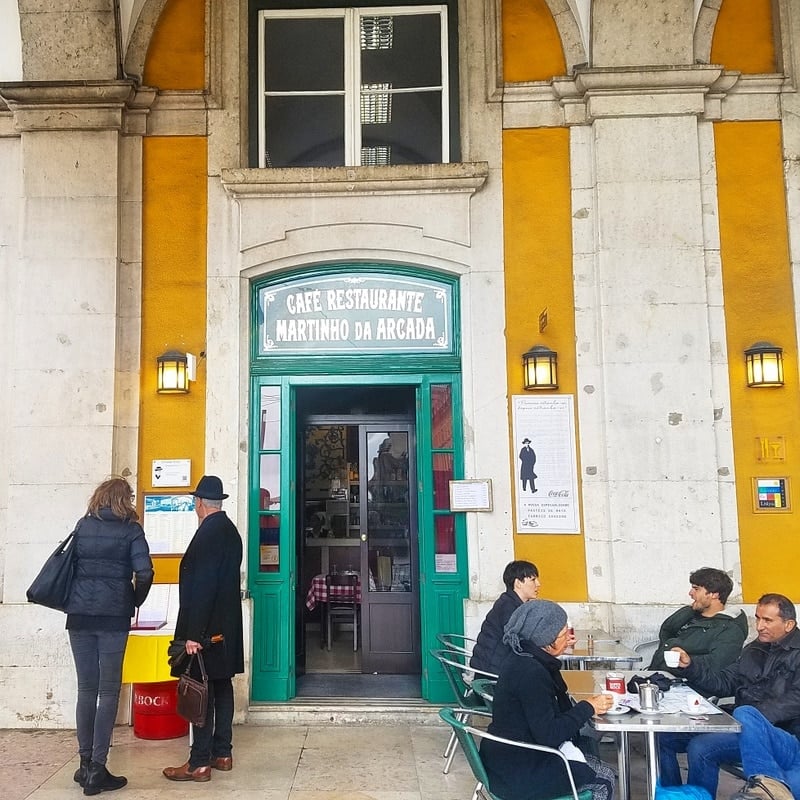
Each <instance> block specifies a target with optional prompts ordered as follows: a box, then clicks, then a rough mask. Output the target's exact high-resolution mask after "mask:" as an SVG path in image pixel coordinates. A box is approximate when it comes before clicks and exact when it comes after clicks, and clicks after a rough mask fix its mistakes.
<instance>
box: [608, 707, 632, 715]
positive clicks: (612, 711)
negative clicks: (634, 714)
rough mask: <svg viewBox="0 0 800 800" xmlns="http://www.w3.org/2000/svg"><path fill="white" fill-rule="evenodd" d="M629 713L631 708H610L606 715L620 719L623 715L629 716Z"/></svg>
mask: <svg viewBox="0 0 800 800" xmlns="http://www.w3.org/2000/svg"><path fill="white" fill-rule="evenodd" d="M629 711H630V708H628V706H617V707H616V708H609V709H608V711H606V714H605V715H606V716H607V717H619V716H620V715H622V714H627V713H628V712H629Z"/></svg>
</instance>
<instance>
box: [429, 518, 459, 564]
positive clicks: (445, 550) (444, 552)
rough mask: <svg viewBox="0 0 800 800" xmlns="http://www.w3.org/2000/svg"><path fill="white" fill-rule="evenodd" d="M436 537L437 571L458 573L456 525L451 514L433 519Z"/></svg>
mask: <svg viewBox="0 0 800 800" xmlns="http://www.w3.org/2000/svg"><path fill="white" fill-rule="evenodd" d="M433 524H434V529H435V537H436V571H437V572H456V571H457V569H458V561H457V557H456V523H455V518H454V517H453V516H451V515H450V514H440V515H438V516H436V517H434V518H433Z"/></svg>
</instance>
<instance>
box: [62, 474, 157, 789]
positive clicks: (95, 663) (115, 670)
mask: <svg viewBox="0 0 800 800" xmlns="http://www.w3.org/2000/svg"><path fill="white" fill-rule="evenodd" d="M138 519H139V515H138V514H137V513H136V509H135V508H134V506H133V490H132V489H131V486H130V484H129V483H128V481H126V480H125V478H120V477H114V478H109V479H108V480H105V481H103V482H102V483H101V484H100V485H99V486H98V487H97V488H96V489H95V490H94V492H93V493H92V496H91V498H90V499H89V504H88V507H87V509H86V516H84V517H83V518H82V519H81V520H80V521H79V522H78V525H77V526H76V533H75V572H74V576H73V579H72V585H71V587H70V592H69V598H68V600H67V605H66V608H65V609H64V610H65V611H66V612H67V630H68V631H69V643H70V647H71V648H72V657H73V659H74V661H75V671H76V672H77V676H78V702H77V705H76V708H75V727H76V728H77V735H78V754H79V755H80V767H79V768H78V770H77V771H76V772H75V775H74V779H75V782H76V783H78V784H80V785H81V786H82V787H83V793H84V794H86V795H90V796H91V795H95V794H100V792H109V791H113V790H115V789H121V788H122V787H123V786H125V785H126V784H127V783H128V780H127V778H125V777H124V776H122V775H112V774H111V773H110V772H109V771H108V768H107V767H106V761H107V759H108V750H109V747H110V746H111V734H112V732H113V730H114V720H115V719H116V717H117V706H118V705H119V692H120V687H121V686H122V661H123V658H124V657H125V648H126V647H127V644H128V632H129V631H130V628H131V617H132V616H133V615H134V612H135V610H136V609H137V608H138V607H139V606H140V605H141V604H142V603H143V602H144V601H145V598H146V597H147V594H148V592H149V591H150V587H151V585H152V583H153V562H152V560H151V559H150V549H149V548H148V546H147V540H146V539H145V537H144V531H143V530H142V526H141V525H139V523H138V522H137V520H138Z"/></svg>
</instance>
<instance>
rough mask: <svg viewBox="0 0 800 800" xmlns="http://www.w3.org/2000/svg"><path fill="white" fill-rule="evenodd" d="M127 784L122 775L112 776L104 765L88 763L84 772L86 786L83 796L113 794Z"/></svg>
mask: <svg viewBox="0 0 800 800" xmlns="http://www.w3.org/2000/svg"><path fill="white" fill-rule="evenodd" d="M127 782H128V779H127V778H123V777H122V775H112V774H111V773H110V772H109V771H108V770H107V769H106V765H105V764H95V762H94V761H92V762H90V764H89V769H88V770H87V772H86V785H85V786H84V787H83V793H84V794H89V795H92V794H100V792H113V791H114V790H115V789H121V788H122V787H123V786H125V784H126V783H127Z"/></svg>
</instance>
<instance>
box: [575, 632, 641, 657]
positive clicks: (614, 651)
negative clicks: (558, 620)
mask: <svg viewBox="0 0 800 800" xmlns="http://www.w3.org/2000/svg"><path fill="white" fill-rule="evenodd" d="M582 633H583V632H582V631H576V634H575V635H576V636H577V637H578V641H577V642H576V644H575V647H573V648H571V649H570V650H567V651H565V652H563V653H562V654H561V655H560V656H559V658H560V659H561V660H562V661H582V662H584V663H585V662H593V661H620V662H622V661H624V662H625V663H635V664H638V663H640V662H641V661H642V656H641V655H640V654H639V653H637V652H636V651H635V650H631V649H630V647H626V646H625V645H624V644H620V643H619V642H618V641H616V640H615V639H614V638H613V637H612V636H611V634H608V633H604V632H603V631H592V632H591V633H592V634H593V635H594V634H595V633H597V634H598V635H597V636H595V639H594V647H593V648H592V652H591V653H590V652H589V649H588V647H587V640H586V635H585V633H584V634H583V635H581V634H582ZM601 637H602V638H601Z"/></svg>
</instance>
